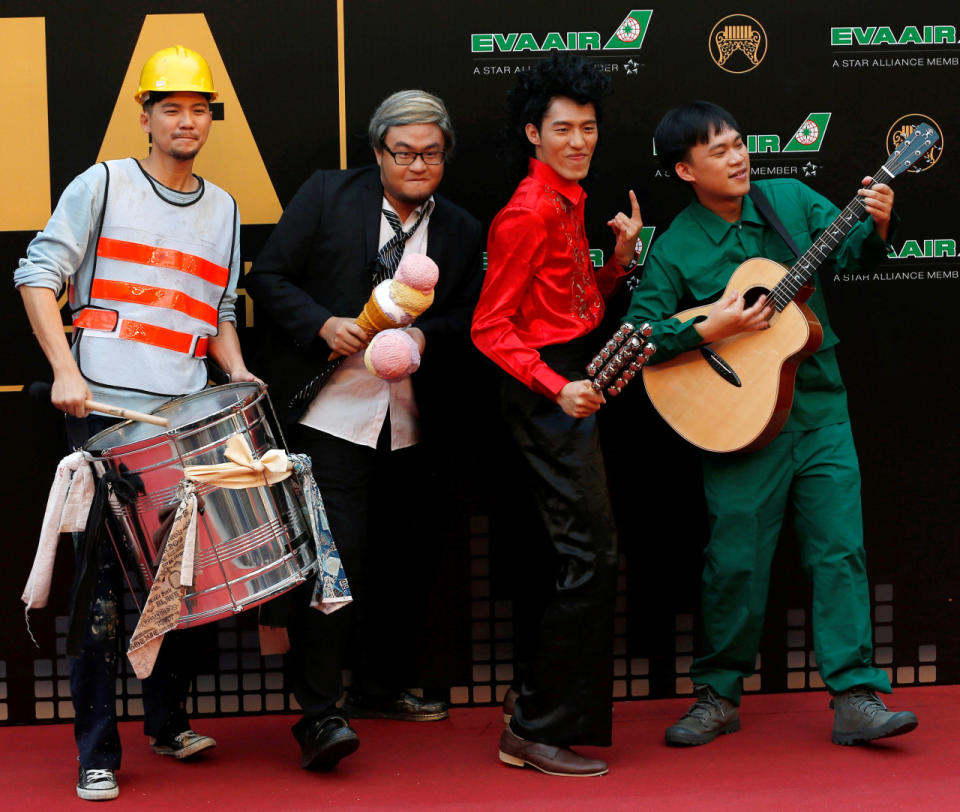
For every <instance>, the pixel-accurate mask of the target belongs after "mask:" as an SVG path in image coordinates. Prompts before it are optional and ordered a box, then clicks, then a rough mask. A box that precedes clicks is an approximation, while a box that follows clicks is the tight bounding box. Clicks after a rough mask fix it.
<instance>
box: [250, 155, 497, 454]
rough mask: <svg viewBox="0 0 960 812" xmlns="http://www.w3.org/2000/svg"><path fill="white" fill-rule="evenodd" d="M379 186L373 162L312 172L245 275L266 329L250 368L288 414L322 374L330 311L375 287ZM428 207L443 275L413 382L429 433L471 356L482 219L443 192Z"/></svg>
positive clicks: (354, 304) (352, 306)
mask: <svg viewBox="0 0 960 812" xmlns="http://www.w3.org/2000/svg"><path fill="white" fill-rule="evenodd" d="M382 200H383V186H382V185H381V183H380V171H379V167H378V166H376V165H373V166H369V167H365V168H363V169H348V170H340V171H336V170H334V171H319V172H315V173H314V174H313V175H312V176H311V177H310V178H309V179H308V180H307V182H306V183H304V184H303V186H302V187H300V190H299V191H298V192H297V194H296V195H295V196H294V198H293V199H292V200H291V201H290V203H289V205H288V206H287V207H286V209H285V210H284V212H283V216H282V217H281V218H280V222H278V223H277V226H276V228H275V229H274V230H273V233H272V234H271V235H270V237H269V239H268V240H267V242H266V244H265V245H264V247H263V250H262V251H261V252H260V255H259V256H258V257H257V259H256V261H255V262H254V263H253V267H252V268H251V270H250V272H249V273H248V274H247V275H246V277H245V278H244V287H245V289H246V291H247V293H248V294H249V295H250V296H251V297H252V298H253V301H254V303H255V305H256V318H257V321H258V324H263V325H265V327H266V331H267V335H266V337H265V340H264V341H263V343H262V345H261V348H260V350H259V351H258V352H257V354H256V356H255V360H254V365H253V366H254V369H255V370H256V371H257V373H258V374H259V375H260V376H261V377H262V378H263V379H264V380H265V381H266V382H267V384H268V385H269V386H270V389H271V393H272V400H273V403H274V405H275V406H276V407H277V408H278V411H280V412H281V413H282V414H283V415H284V417H285V419H286V420H287V421H291V422H293V421H296V419H297V418H298V417H299V413H293V412H291V411H289V410H288V409H287V403H288V401H289V400H290V398H291V397H292V395H293V394H294V393H295V392H297V391H298V390H299V389H300V388H301V387H302V386H303V385H304V384H305V383H306V382H307V381H309V380H310V379H311V378H312V377H313V376H314V375H316V374H317V372H318V371H319V369H320V368H321V367H322V365H323V363H324V362H325V361H326V359H327V356H328V355H329V354H330V348H329V347H328V346H327V344H326V342H325V341H323V339H321V338H320V337H319V335H318V333H319V330H320V328H321V327H322V326H323V324H324V322H326V320H327V319H328V318H330V317H331V316H356V315H359V313H360V311H361V310H363V306H364V305H365V304H366V302H367V299H368V298H369V296H370V291H371V289H372V284H371V280H372V277H373V271H374V265H375V263H376V259H377V250H378V243H379V239H380V209H381V204H382ZM434 200H435V201H436V205H435V207H434V209H433V212H432V213H431V215H430V222H429V231H428V235H427V255H428V256H429V257H430V258H431V259H433V261H434V262H436V263H437V266H438V267H439V269H440V279H439V281H438V282H437V286H436V288H435V290H434V302H433V304H432V305H431V307H430V308H429V309H428V310H427V311H426V312H425V313H424V314H423V315H422V316H420V318H418V319H417V321H416V326H417V327H419V328H420V329H421V330H423V333H424V336H425V337H426V349H425V351H424V354H423V362H422V364H421V367H420V369H419V370H418V371H417V372H416V373H415V374H414V376H413V384H414V391H415V394H416V398H417V405H418V407H419V409H420V414H421V419H422V423H423V426H424V433H425V435H427V436H428V435H429V432H430V431H431V427H432V424H436V423H437V422H438V421H437V419H436V418H438V417H440V415H441V414H442V412H443V411H444V410H443V406H442V401H443V399H444V393H447V394H448V396H450V395H449V393H450V392H451V391H454V390H459V391H460V392H462V388H460V387H458V382H459V381H460V375H458V374H457V369H458V368H460V369H463V368H464V367H465V366H471V365H472V364H471V363H470V362H468V361H467V357H468V356H469V355H470V354H471V353H472V352H473V349H472V344H471V343H470V340H469V332H470V319H471V316H472V314H473V308H474V305H475V304H476V301H477V298H478V296H479V294H480V286H481V284H482V281H483V272H482V266H481V256H482V249H483V229H482V227H481V225H480V222H479V221H478V220H477V219H476V218H474V217H473V216H472V215H470V214H469V213H467V212H466V211H465V210H463V209H461V208H460V207H459V206H455V205H454V204H452V203H450V202H449V201H448V200H446V199H444V198H443V197H441V196H440V195H436V194H435V195H434Z"/></svg>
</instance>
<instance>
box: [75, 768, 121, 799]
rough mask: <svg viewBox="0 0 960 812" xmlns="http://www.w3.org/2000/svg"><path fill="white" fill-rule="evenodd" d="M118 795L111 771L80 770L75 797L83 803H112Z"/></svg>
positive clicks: (118, 791)
mask: <svg viewBox="0 0 960 812" xmlns="http://www.w3.org/2000/svg"><path fill="white" fill-rule="evenodd" d="M119 794H120V787H118V786H117V776H116V775H115V774H114V772H113V770H85V769H83V767H81V768H80V778H79V780H78V781H77V797H78V798H82V799H83V800H84V801H112V800H113V799H114V798H116V797H117V796H118V795H119Z"/></svg>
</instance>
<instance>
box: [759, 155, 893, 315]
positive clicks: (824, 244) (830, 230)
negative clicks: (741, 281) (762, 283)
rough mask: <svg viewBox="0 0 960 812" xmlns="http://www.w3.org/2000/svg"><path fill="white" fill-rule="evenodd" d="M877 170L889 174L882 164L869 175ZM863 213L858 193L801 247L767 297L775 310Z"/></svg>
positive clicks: (787, 298)
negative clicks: (809, 242) (791, 264)
mask: <svg viewBox="0 0 960 812" xmlns="http://www.w3.org/2000/svg"><path fill="white" fill-rule="evenodd" d="M881 172H882V173H884V174H885V175H890V173H889V172H887V171H886V168H885V167H881V168H880V169H879V170H878V171H877V172H876V174H874V175H873V176H872V177H874V178H876V177H877V176H878V175H880V173H881ZM892 179H893V176H892V175H890V178H889V180H892ZM876 184H877V181H876V180H874V181H873V182H872V183H871V184H870V185H869V186H867V187H866V188H868V189H871V188H873V187H874V186H876ZM866 217H867V209H866V206H865V205H864V203H863V198H862V197H861V196H860V195H859V194H858V195H855V196H854V198H853V200H851V201H850V202H849V203H847V206H846V208H845V209H844V210H843V211H842V212H840V214H839V215H838V216H837V218H836V219H835V220H834V221H833V222H832V223H831V224H830V225H829V226H827V227H826V228H825V229H824V231H823V233H822V234H821V235H820V236H819V237H817V239H816V240H814V242H813V245H811V246H810V247H809V248H808V249H807V250H806V251H804V253H803V256H802V257H800V258H799V259H798V260H797V261H796V263H794V265H793V267H792V268H791V269H790V272H789V273H787V274H786V275H785V276H784V277H783V278H782V279H781V280H780V281H779V282H778V283H777V284H776V286H775V287H774V288H773V290H772V291H770V297H771V298H772V299H773V302H774V307H776V309H777V310H783V308H785V307H786V306H787V305H788V304H790V302H791V301H793V298H794V297H795V296H796V295H797V293H799V291H800V289H801V288H802V287H803V286H804V285H805V284H807V282H809V281H810V279H811V277H812V276H813V275H814V274H815V273H816V272H817V269H818V268H819V267H820V266H821V265H822V264H823V263H824V262H825V261H826V260H827V258H828V257H829V256H830V255H831V254H832V253H833V252H834V251H835V250H836V248H837V246H838V245H840V243H842V242H843V241H844V240H845V239H846V237H847V235H848V234H849V233H850V232H851V231H852V230H853V227H854V226H855V225H856V224H857V223H859V222H860V221H861V220H865V219H866Z"/></svg>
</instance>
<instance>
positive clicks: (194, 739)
mask: <svg viewBox="0 0 960 812" xmlns="http://www.w3.org/2000/svg"><path fill="white" fill-rule="evenodd" d="M216 746H217V743H216V741H215V740H214V739H212V738H210V737H209V736H201V735H200V734H199V733H194V732H193V731H192V730H184V731H183V733H178V734H177V735H176V736H171V737H169V738H167V737H164V736H161V737H159V738H157V740H156V741H154V743H153V744H152V747H153V752H154V753H157V754H158V755H161V756H173V757H174V758H190V757H191V756H195V755H197V753H200V752H202V751H204V750H207V749H209V748H211V747H216Z"/></svg>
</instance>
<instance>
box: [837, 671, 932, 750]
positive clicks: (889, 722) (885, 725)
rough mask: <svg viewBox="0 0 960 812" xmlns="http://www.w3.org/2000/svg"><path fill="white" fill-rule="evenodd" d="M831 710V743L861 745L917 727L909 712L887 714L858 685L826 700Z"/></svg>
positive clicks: (877, 700)
mask: <svg viewBox="0 0 960 812" xmlns="http://www.w3.org/2000/svg"><path fill="white" fill-rule="evenodd" d="M830 707H832V708H833V743H834V744H844V745H850V744H864V743H865V742H869V741H873V740H874V739H885V738H887V737H889V736H902V735H903V734H904V733H909V732H910V731H911V730H913V729H914V728H915V727H916V726H917V716H916V714H915V713H912V712H910V711H898V712H897V713H894V712H892V711H889V710H887V706H886V705H884V704H883V702H881V701H880V700H879V698H878V697H877V695H876V694H875V693H874V692H873V691H871V690H870V689H869V688H864V687H863V686H862V685H860V686H857V687H856V688H851V689H850V690H849V691H843V692H842V693H839V694H837V695H836V696H835V697H834V698H833V699H832V700H830Z"/></svg>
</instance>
